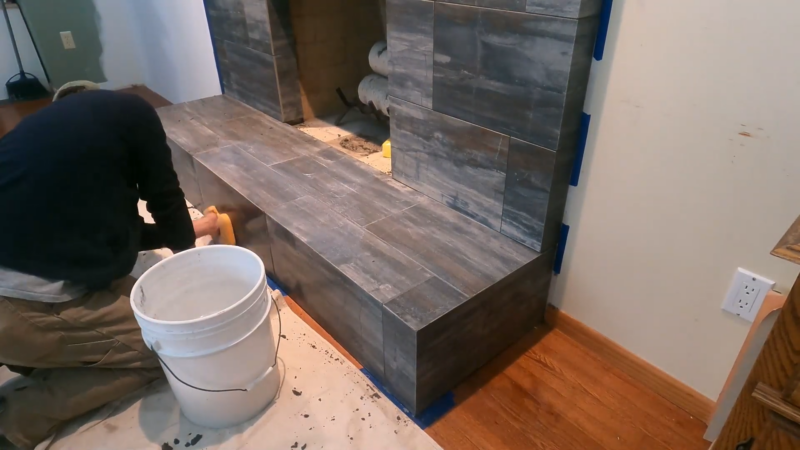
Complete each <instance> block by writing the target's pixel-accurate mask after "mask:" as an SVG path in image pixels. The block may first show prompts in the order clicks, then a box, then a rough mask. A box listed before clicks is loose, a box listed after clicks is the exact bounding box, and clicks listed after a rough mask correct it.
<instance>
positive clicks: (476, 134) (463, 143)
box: [391, 98, 508, 231]
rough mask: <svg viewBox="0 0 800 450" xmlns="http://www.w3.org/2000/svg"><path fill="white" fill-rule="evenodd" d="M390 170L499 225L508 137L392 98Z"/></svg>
mask: <svg viewBox="0 0 800 450" xmlns="http://www.w3.org/2000/svg"><path fill="white" fill-rule="evenodd" d="M391 127H392V176H393V177H394V178H395V179H396V180H398V181H400V182H402V183H405V184H407V185H408V186H411V187H412V188H414V189H416V190H418V191H420V192H422V193H424V194H425V195H428V196H429V197H431V198H433V199H434V200H437V201H440V202H442V203H444V204H445V205H447V206H448V207H450V208H452V209H454V210H456V211H458V212H460V213H462V214H464V215H465V216H467V217H470V218H472V219H473V220H475V221H477V222H480V223H482V224H484V225H486V226H488V227H490V228H492V229H494V230H497V231H499V230H500V222H501V216H502V212H503V190H504V189H505V183H506V160H507V158H508V137H507V136H504V135H502V134H499V133H495V132H494V131H491V130H487V129H486V128H482V127H479V126H476V125H472V124H470V123H467V122H464V121H462V120H458V119H454V118H452V117H448V116H445V115H444V114H439V113H437V112H434V111H431V110H429V109H425V108H422V107H419V106H417V105H414V104H412V103H408V102H405V101H403V100H399V99H394V98H393V99H392V121H391Z"/></svg>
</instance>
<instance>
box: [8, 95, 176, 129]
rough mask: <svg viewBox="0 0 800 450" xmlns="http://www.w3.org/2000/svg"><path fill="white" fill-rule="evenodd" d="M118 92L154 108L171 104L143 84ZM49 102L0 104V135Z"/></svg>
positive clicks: (49, 101) (49, 100) (45, 100)
mask: <svg viewBox="0 0 800 450" xmlns="http://www.w3.org/2000/svg"><path fill="white" fill-rule="evenodd" d="M119 92H127V93H129V94H136V95H139V96H140V97H142V98H143V99H145V100H147V101H148V102H150V104H151V105H153V107H154V108H160V107H162V106H167V105H171V104H172V103H170V102H169V100H167V99H165V98H164V97H162V96H160V95H158V94H156V93H155V92H153V91H151V90H150V89H148V88H147V87H145V86H133V87H130V88H126V89H120V91H119ZM50 103H52V100H51V99H49V98H44V99H41V100H33V101H29V102H20V103H6V104H3V105H0V137H3V136H5V135H6V133H8V132H9V131H11V130H12V129H13V128H14V127H15V126H17V124H18V123H19V122H20V121H21V120H22V119H24V118H25V117H27V116H29V115H31V114H33V113H35V112H36V111H38V110H40V109H42V108H44V107H46V106H47V105H49V104H50Z"/></svg>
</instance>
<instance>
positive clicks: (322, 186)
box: [272, 156, 353, 197]
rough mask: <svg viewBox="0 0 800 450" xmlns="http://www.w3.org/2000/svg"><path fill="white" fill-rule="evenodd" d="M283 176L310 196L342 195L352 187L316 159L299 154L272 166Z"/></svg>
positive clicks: (349, 191) (347, 192)
mask: <svg viewBox="0 0 800 450" xmlns="http://www.w3.org/2000/svg"><path fill="white" fill-rule="evenodd" d="M272 168H273V169H275V171H277V172H278V173H280V174H282V175H283V176H285V177H286V178H287V179H288V180H289V182H290V183H292V185H293V186H295V187H296V188H297V189H299V190H301V191H302V192H303V193H305V194H307V195H311V196H319V195H332V196H338V197H342V196H345V195H347V194H349V193H351V192H353V190H352V189H350V188H349V187H347V186H345V185H344V184H342V183H341V182H340V181H339V180H337V179H336V177H334V176H333V175H331V174H330V173H329V172H328V171H327V170H326V168H325V166H323V165H322V164H320V163H319V162H318V161H317V160H316V159H314V158H313V157H310V156H301V157H299V158H294V159H291V160H289V161H286V162H282V163H279V164H275V165H273V166H272Z"/></svg>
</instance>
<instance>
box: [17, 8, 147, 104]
mask: <svg viewBox="0 0 800 450" xmlns="http://www.w3.org/2000/svg"><path fill="white" fill-rule="evenodd" d="M19 4H20V5H19V6H20V8H21V9H22V12H23V13H24V14H25V18H26V19H27V23H28V26H29V27H30V31H31V36H32V38H33V41H34V42H35V43H36V46H37V48H38V49H39V54H40V56H41V59H42V64H43V65H44V67H45V68H46V69H47V74H48V76H49V77H50V81H51V82H52V84H53V86H54V87H56V88H58V87H59V86H61V85H63V84H64V83H67V82H69V81H74V80H90V81H94V82H96V83H100V85H101V86H102V87H103V88H104V89H119V88H123V87H128V86H131V85H134V84H141V83H142V82H143V81H144V79H143V77H142V71H141V67H140V64H139V58H138V53H137V49H136V43H135V40H134V34H133V29H132V27H131V24H130V20H129V17H128V14H127V10H126V8H125V6H124V5H123V4H121V3H120V2H118V1H115V0H94V1H93V0H74V1H71V2H63V1H59V0H21V1H20V2H19ZM62 31H70V32H72V36H73V40H74V41H75V48H74V49H65V48H64V45H63V43H62V41H61V35H60V33H61V32H62Z"/></svg>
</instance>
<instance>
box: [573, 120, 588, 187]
mask: <svg viewBox="0 0 800 450" xmlns="http://www.w3.org/2000/svg"><path fill="white" fill-rule="evenodd" d="M591 121H592V116H590V115H589V114H586V113H581V129H580V134H579V135H578V148H577V149H575V162H574V163H573V165H572V176H570V178H569V184H570V185H572V186H577V185H578V180H579V179H580V177H581V167H583V154H584V152H586V140H587V139H589V123H590V122H591Z"/></svg>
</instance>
